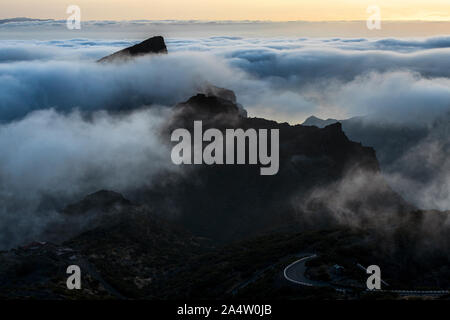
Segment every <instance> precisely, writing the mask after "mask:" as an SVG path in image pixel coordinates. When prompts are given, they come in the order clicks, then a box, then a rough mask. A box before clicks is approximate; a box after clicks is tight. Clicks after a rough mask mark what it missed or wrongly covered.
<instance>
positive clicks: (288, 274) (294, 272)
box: [284, 254, 330, 287]
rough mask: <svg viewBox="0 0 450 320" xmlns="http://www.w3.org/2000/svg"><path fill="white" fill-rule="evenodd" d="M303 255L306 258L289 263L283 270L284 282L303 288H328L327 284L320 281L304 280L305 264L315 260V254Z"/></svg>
mask: <svg viewBox="0 0 450 320" xmlns="http://www.w3.org/2000/svg"><path fill="white" fill-rule="evenodd" d="M305 255H306V257H303V258H301V259H299V260H297V261H295V262H293V263H291V264H290V265H288V266H287V267H286V268H285V269H284V277H285V278H286V280H288V281H290V282H293V283H296V284H300V285H303V286H308V287H329V286H330V284H329V283H326V282H322V281H315V280H311V279H308V278H306V276H305V271H306V266H305V263H306V261H308V260H312V259H314V258H316V257H317V255H316V254H305Z"/></svg>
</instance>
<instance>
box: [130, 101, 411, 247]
mask: <svg viewBox="0 0 450 320" xmlns="http://www.w3.org/2000/svg"><path fill="white" fill-rule="evenodd" d="M199 120H201V121H202V125H203V132H204V131H206V130H208V129H210V128H216V129H219V130H220V131H221V132H222V134H223V135H224V136H225V134H226V129H243V130H244V131H246V130H248V129H255V130H256V131H257V132H258V131H259V130H260V129H268V130H272V129H277V130H279V172H278V173H277V174H276V175H272V176H262V175H260V168H261V166H260V165H251V164H248V162H246V163H247V164H240V165H237V164H235V165H216V164H214V165H206V164H200V165H182V167H183V169H185V172H184V174H183V175H181V176H180V175H177V176H173V177H171V175H170V174H169V175H166V176H164V178H162V179H161V183H159V184H158V183H157V184H156V185H155V186H154V187H152V188H151V189H150V190H139V191H137V192H136V193H134V194H133V195H132V197H133V200H136V201H140V202H146V203H149V204H150V203H151V204H152V206H153V207H155V208H158V210H157V211H158V212H160V213H162V214H164V213H165V212H167V211H168V210H167V205H168V204H170V206H171V211H172V212H173V211H175V212H176V214H175V216H174V219H175V220H176V221H178V222H179V223H181V224H182V225H184V226H186V227H187V228H188V229H189V230H190V231H192V232H193V233H195V234H198V235H201V236H206V237H209V238H212V239H215V240H218V241H224V242H228V241H233V240H237V239H241V238H245V237H248V236H251V235H257V234H261V233H264V232H271V231H288V230H290V231H299V230H304V229H307V228H316V227H318V226H323V225H325V226H326V225H332V224H334V223H335V222H336V221H335V219H333V218H332V215H333V213H332V211H333V208H332V207H330V206H326V205H321V203H322V202H325V204H326V202H327V199H318V198H317V197H315V196H314V192H315V190H318V189H327V188H328V187H329V186H335V185H337V184H339V182H340V181H342V180H343V179H344V178H346V177H348V176H356V175H362V174H364V175H367V176H372V177H377V178H376V180H375V179H367V181H366V182H365V183H360V185H358V187H357V188H358V191H357V192H356V198H355V195H353V199H350V200H349V204H348V206H349V210H352V212H353V211H354V212H356V213H357V212H358V211H362V210H364V212H368V211H370V210H371V209H372V208H373V209H374V210H373V214H374V215H376V214H377V213H378V212H379V211H383V212H384V213H386V214H387V213H388V212H389V213H394V212H395V213H397V212H401V211H404V210H407V209H406V208H407V205H406V204H405V203H404V201H403V200H402V199H401V198H400V197H399V196H398V195H397V194H395V193H394V192H393V191H392V190H391V189H390V188H389V187H388V186H387V185H386V184H385V183H384V182H383V180H382V178H381V177H379V166H378V161H377V159H376V156H375V151H374V150H373V149H372V148H370V147H364V146H362V145H361V144H360V143H355V142H352V141H350V140H349V139H348V138H347V137H346V135H345V134H344V132H343V131H342V128H341V124H340V123H336V124H332V125H329V126H327V127H325V128H322V129H321V128H317V127H308V126H301V125H295V126H292V125H289V124H287V123H277V122H275V121H271V120H266V119H261V118H249V117H246V116H245V115H243V113H242V112H241V111H240V107H239V105H238V104H237V103H236V102H234V101H233V100H227V99H224V98H219V97H214V96H206V95H203V94H199V95H197V96H194V97H192V98H190V99H189V100H188V101H186V102H184V103H180V104H179V105H177V106H176V108H175V111H174V115H173V117H172V119H171V121H170V123H169V124H168V126H167V128H166V130H165V133H164V138H163V139H165V140H167V141H170V134H171V132H172V131H173V130H175V129H177V128H185V129H187V130H189V132H190V133H191V135H192V136H194V121H199ZM269 140H270V138H269ZM206 144H207V143H206V142H205V143H204V146H205V145H206ZM269 150H270V148H269ZM247 157H248V154H247ZM247 159H248V158H247ZM169 161H170V160H169ZM358 181H359V180H358ZM375 181H376V183H377V188H373V186H372V184H374V183H375ZM368 193H373V194H368ZM368 198H370V201H367V203H366V200H367V199H368ZM380 198H382V199H383V200H382V202H381V203H380V201H378V200H375V199H380ZM314 208H316V209H317V214H311V212H310V211H311V210H313V211H314V210H315V209H314ZM304 211H307V212H308V214H307V215H306V214H304Z"/></svg>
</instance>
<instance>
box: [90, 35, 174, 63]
mask: <svg viewBox="0 0 450 320" xmlns="http://www.w3.org/2000/svg"><path fill="white" fill-rule="evenodd" d="M166 53H167V47H166V44H165V42H164V38H163V37H161V36H157V37H152V38H149V39H147V40H145V41H142V42H141V43H138V44H136V45H134V46H132V47H129V48H125V49H123V50H120V51H118V52H115V53H113V54H111V55H109V56H106V57H103V58H101V59H100V60H98V62H113V61H114V62H117V61H124V60H127V59H130V58H133V57H138V56H143V55H147V54H166Z"/></svg>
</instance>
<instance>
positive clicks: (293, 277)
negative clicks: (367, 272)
mask: <svg viewBox="0 0 450 320" xmlns="http://www.w3.org/2000/svg"><path fill="white" fill-rule="evenodd" d="M302 255H303V256H304V257H302V258H301V259H299V260H297V261H294V262H293V263H291V264H290V265H288V266H287V267H286V268H285V269H284V277H285V278H286V280H288V281H290V282H293V283H296V284H299V285H302V286H307V287H333V288H334V289H335V290H336V291H339V292H346V291H347V290H346V289H344V288H339V287H337V286H335V285H332V284H331V283H328V282H323V281H316V280H311V279H308V278H307V277H306V276H305V271H306V269H307V267H306V265H305V263H306V261H308V260H312V259H314V258H317V254H314V253H308V254H307V253H305V254H302ZM366 291H369V292H383V293H394V294H398V295H401V296H408V295H411V296H412V295H414V296H443V295H447V294H450V291H448V290H425V291H419V290H368V289H366Z"/></svg>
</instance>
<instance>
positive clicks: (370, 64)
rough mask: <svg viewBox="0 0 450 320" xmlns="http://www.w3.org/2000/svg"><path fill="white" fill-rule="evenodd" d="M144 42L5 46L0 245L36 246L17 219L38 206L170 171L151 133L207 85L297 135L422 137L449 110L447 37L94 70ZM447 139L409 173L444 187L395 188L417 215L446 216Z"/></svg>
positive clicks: (216, 53) (227, 41)
mask: <svg viewBox="0 0 450 320" xmlns="http://www.w3.org/2000/svg"><path fill="white" fill-rule="evenodd" d="M139 40H142V39H134V40H92V39H71V40H48V41H34V40H2V41H0V149H1V151H2V152H1V154H0V198H1V200H2V201H1V202H0V203H1V204H0V217H1V219H0V234H1V235H3V236H1V238H0V243H3V244H4V246H11V245H15V244H17V243H19V240H20V239H19V238H18V237H13V236H12V235H11V234H12V233H14V232H12V231H11V229H10V226H11V225H16V226H17V228H16V229H15V230H16V231H15V232H16V233H19V232H18V231H17V230H19V229H20V230H21V231H20V234H24V233H26V234H29V235H35V234H38V231H39V230H38V229H39V227H37V224H33V223H26V221H32V220H34V219H36V215H35V212H37V211H39V210H38V209H39V208H40V205H41V203H42V199H43V198H44V197H48V196H50V195H52V196H54V195H58V196H60V197H61V198H64V199H66V198H67V199H71V198H73V199H77V198H79V197H81V196H82V195H85V194H87V193H89V192H94V191H96V190H99V189H114V190H116V191H126V190H127V189H128V188H130V187H139V186H140V185H145V184H151V181H152V179H153V177H154V176H155V174H156V173H157V172H158V171H159V170H160V169H161V168H165V161H166V159H164V155H165V154H166V152H165V149H164V148H166V147H165V145H164V143H162V142H161V141H159V140H158V139H157V138H155V137H154V136H155V135H154V132H156V131H157V129H158V128H159V126H160V125H161V123H163V122H164V120H165V119H166V117H167V113H168V111H167V110H170V107H171V106H173V105H174V104H176V103H178V102H181V101H183V100H186V99H188V98H189V97H190V96H192V95H194V94H196V93H197V92H198V91H199V90H200V88H202V87H203V86H204V85H205V84H207V83H211V84H214V85H216V86H220V87H225V88H229V89H232V90H234V91H235V92H236V94H237V97H238V101H239V102H240V103H241V104H242V105H243V106H244V107H245V108H246V109H247V110H248V112H249V116H259V117H266V118H270V119H274V120H278V121H287V122H290V123H292V124H297V123H301V122H303V121H304V120H305V119H306V118H307V117H309V116H310V115H316V116H318V117H322V118H337V119H345V118H349V117H353V116H367V119H369V120H370V121H377V122H380V123H384V124H386V123H387V124H389V125H393V126H396V125H408V126H411V127H414V126H417V127H427V128H431V127H432V126H433V125H434V122H435V120H436V119H439V118H442V117H443V116H445V115H446V114H448V112H450V59H448V57H449V55H450V37H435V38H423V39H395V38H390V39H366V38H355V39H349V38H241V37H207V38H195V39H194V38H168V39H166V41H167V45H168V50H169V54H168V55H161V56H151V57H141V58H138V59H136V60H134V61H132V62H129V63H125V64H118V65H116V64H98V63H96V60H97V59H99V58H101V57H103V56H105V55H108V54H110V53H112V52H114V51H117V50H119V49H121V48H124V47H127V46H129V45H132V44H134V43H137V42H139ZM150 106H152V107H150ZM110 111H122V112H119V113H117V112H114V113H111V112H110ZM444 127H445V126H444ZM440 128H441V130H445V129H442V126H441V127H440ZM447 128H448V127H447ZM447 132H448V131H447ZM449 137H450V136H449V135H448V134H447V135H445V134H439V135H435V136H433V137H427V138H428V139H429V140H427V141H421V145H417V146H416V148H418V149H417V150H411V152H410V153H408V155H407V157H408V159H411V160H408V159H406V160H405V162H404V163H406V164H411V166H412V165H413V164H414V165H417V161H419V162H420V161H422V162H424V163H427V165H434V166H435V169H436V170H437V172H439V174H438V175H437V176H439V179H432V180H431V182H430V181H427V183H426V184H425V185H421V184H420V181H414V174H409V175H407V176H402V175H401V173H399V174H398V175H395V176H392V175H391V176H390V180H389V181H390V183H392V185H393V187H394V189H395V187H396V184H398V190H404V189H405V188H406V186H408V185H409V186H414V188H416V189H414V190H412V189H411V188H410V189H408V188H406V189H408V190H409V192H413V193H416V197H415V198H414V199H415V201H416V203H415V204H416V205H418V206H420V207H426V208H429V209H431V208H435V209H442V210H445V209H450V196H449V194H450V192H448V191H450V183H449V181H450V173H449V172H448V170H446V169H447V168H449V167H450V164H449V160H447V158H448V157H447V155H448V145H449V139H450V138H449ZM422 144H423V145H422ZM429 148H431V149H432V150H431V151H432V152H431V151H430V152H425V153H424V150H428V149H429ZM418 150H419V151H421V153H420V155H419V154H418V152H419V151H418ZM426 155H428V158H426ZM420 156H421V157H422V158H420ZM405 157H406V156H405ZM431 157H433V158H432V159H431ZM436 157H438V158H439V159H438V160H436V159H435V158H436ZM420 159H422V160H420ZM426 160H428V162H427V161H426ZM413 161H415V162H413ZM421 190H424V191H428V192H427V193H426V198H425V197H422V196H421V194H420V191H421ZM404 192H406V191H404ZM430 194H431V196H430ZM44 211H45V210H44ZM45 212H46V213H45V214H44V213H43V214H44V215H45V216H46V217H47V218H48V219H53V217H54V215H55V214H56V213H55V212H52V211H45ZM33 217H34V218H33ZM39 219H40V220H39V221H45V219H43V218H42V217H40V218H39ZM8 230H9V231H8Z"/></svg>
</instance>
